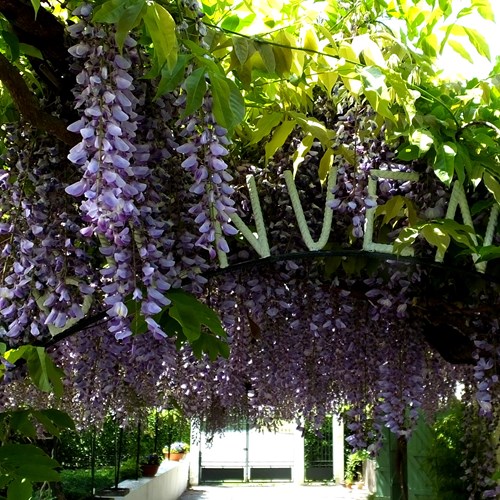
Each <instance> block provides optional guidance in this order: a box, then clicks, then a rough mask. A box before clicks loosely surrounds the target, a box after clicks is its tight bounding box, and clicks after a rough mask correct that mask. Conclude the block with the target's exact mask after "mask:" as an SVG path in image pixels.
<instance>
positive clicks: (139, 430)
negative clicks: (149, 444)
mask: <svg viewBox="0 0 500 500" xmlns="http://www.w3.org/2000/svg"><path fill="white" fill-rule="evenodd" d="M140 459H141V421H140V420H139V422H137V452H136V456H135V478H136V479H139V461H140Z"/></svg>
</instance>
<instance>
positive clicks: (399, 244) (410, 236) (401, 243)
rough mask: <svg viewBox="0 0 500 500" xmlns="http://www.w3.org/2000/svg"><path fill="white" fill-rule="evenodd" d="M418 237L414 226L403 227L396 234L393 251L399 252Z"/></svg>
mask: <svg viewBox="0 0 500 500" xmlns="http://www.w3.org/2000/svg"><path fill="white" fill-rule="evenodd" d="M417 238H418V229H417V228H414V227H405V228H404V229H403V230H402V231H401V232H400V233H399V235H398V237H397V238H396V240H395V241H394V243H393V248H394V251H395V252H396V253H398V254H401V253H402V252H403V251H404V250H406V249H407V248H408V247H410V246H411V245H413V243H414V242H415V241H416V239H417Z"/></svg>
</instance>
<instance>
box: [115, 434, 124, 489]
mask: <svg viewBox="0 0 500 500" xmlns="http://www.w3.org/2000/svg"><path fill="white" fill-rule="evenodd" d="M119 429H120V430H119V432H118V446H115V450H116V457H115V458H116V460H115V489H118V483H119V482H120V464H121V461H122V446H123V427H120V428H119Z"/></svg>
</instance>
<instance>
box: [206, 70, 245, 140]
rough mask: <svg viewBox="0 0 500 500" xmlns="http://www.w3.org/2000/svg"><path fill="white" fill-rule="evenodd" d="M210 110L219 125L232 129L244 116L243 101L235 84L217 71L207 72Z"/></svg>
mask: <svg viewBox="0 0 500 500" xmlns="http://www.w3.org/2000/svg"><path fill="white" fill-rule="evenodd" d="M209 77H210V83H211V90H212V110H213V113H214V116H215V119H216V121H217V123H218V124H219V125H222V126H223V127H225V128H227V129H228V130H233V129H234V127H236V125H238V124H239V123H240V122H241V121H242V120H243V117H244V116H245V101H244V100H243V96H242V95H241V92H240V89H239V88H238V87H237V86H236V84H235V83H234V82H233V81H232V80H229V79H228V78H226V77H225V76H223V75H220V74H219V73H214V72H212V71H210V72H209Z"/></svg>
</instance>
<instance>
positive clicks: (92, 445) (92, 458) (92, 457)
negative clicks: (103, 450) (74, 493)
mask: <svg viewBox="0 0 500 500" xmlns="http://www.w3.org/2000/svg"><path fill="white" fill-rule="evenodd" d="M95 433H96V430H95V426H94V427H92V431H91V434H90V488H91V490H92V496H94V495H95V442H96V437H95Z"/></svg>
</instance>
